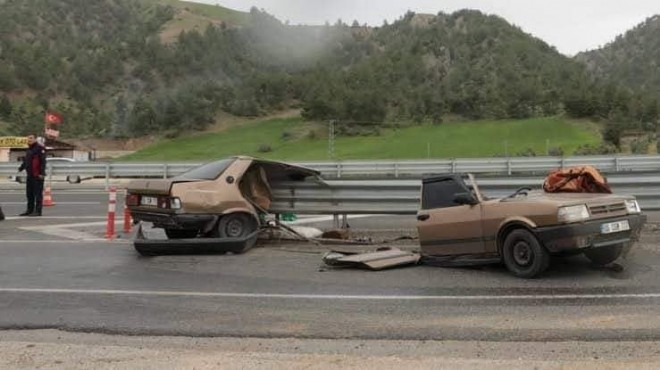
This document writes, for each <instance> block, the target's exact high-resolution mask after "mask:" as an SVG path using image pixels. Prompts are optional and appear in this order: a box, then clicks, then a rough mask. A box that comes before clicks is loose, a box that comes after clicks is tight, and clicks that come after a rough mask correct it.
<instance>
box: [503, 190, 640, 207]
mask: <svg viewBox="0 0 660 370" xmlns="http://www.w3.org/2000/svg"><path fill="white" fill-rule="evenodd" d="M628 199H635V197H634V196H632V195H617V194H605V193H546V192H544V191H541V190H535V191H531V192H529V194H528V195H527V196H524V195H521V196H517V197H514V198H503V199H502V200H501V201H502V202H526V203H537V202H544V203H555V204H557V205H559V206H564V205H574V204H609V203H618V202H623V201H624V200H628Z"/></svg>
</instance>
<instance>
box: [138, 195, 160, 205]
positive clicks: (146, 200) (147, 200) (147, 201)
mask: <svg viewBox="0 0 660 370" xmlns="http://www.w3.org/2000/svg"><path fill="white" fill-rule="evenodd" d="M140 205H142V206H154V207H157V206H158V198H156V197H141V198H140Z"/></svg>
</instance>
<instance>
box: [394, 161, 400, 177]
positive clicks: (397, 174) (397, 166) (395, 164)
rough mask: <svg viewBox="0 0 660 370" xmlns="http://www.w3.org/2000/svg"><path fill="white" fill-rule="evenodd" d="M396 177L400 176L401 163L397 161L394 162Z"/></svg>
mask: <svg viewBox="0 0 660 370" xmlns="http://www.w3.org/2000/svg"><path fill="white" fill-rule="evenodd" d="M394 177H395V178H398V177H399V164H398V163H397V162H394Z"/></svg>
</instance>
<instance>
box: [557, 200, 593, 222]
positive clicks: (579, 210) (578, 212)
mask: <svg viewBox="0 0 660 370" xmlns="http://www.w3.org/2000/svg"><path fill="white" fill-rule="evenodd" d="M588 218H589V210H588V209H587V206H586V205H584V204H581V205H579V206H568V207H559V211H557V219H559V222H578V221H584V220H586V219H588Z"/></svg>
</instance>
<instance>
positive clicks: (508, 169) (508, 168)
mask: <svg viewBox="0 0 660 370" xmlns="http://www.w3.org/2000/svg"><path fill="white" fill-rule="evenodd" d="M506 172H507V174H508V175H509V176H511V159H507V160H506Z"/></svg>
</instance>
